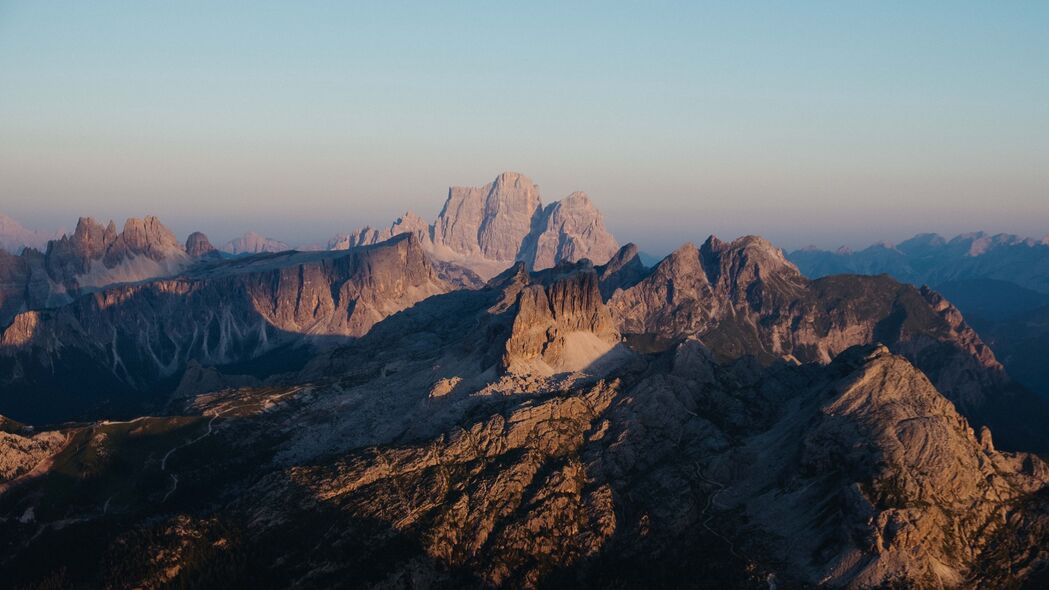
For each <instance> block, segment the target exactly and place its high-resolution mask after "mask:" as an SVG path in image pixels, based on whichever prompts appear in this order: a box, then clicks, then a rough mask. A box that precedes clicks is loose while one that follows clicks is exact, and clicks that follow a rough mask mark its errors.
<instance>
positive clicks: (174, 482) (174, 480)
mask: <svg viewBox="0 0 1049 590" xmlns="http://www.w3.org/2000/svg"><path fill="white" fill-rule="evenodd" d="M302 390H303V387H293V388H291V389H290V390H288V391H286V392H284V393H282V394H280V395H278V396H275V397H273V398H270V399H267V400H265V401H266V402H267V403H273V402H275V401H276V400H279V399H281V398H285V397H288V396H289V395H292V394H295V393H298V392H300V391H302ZM239 407H240V406H233V407H230V408H226V409H225V410H222V411H220V412H216V413H215V415H213V416H212V417H211V420H208V430H207V432H205V433H204V434H202V435H200V436H198V437H197V438H194V439H193V440H190V441H188V442H185V443H183V444H181V445H177V446H174V447H172V448H171V449H170V450H168V452H167V453H164V457H163V458H162V459H161V460H160V470H161V471H167V470H168V459H169V458H171V455H172V454H174V453H175V451H177V450H179V449H184V448H186V447H188V446H189V445H192V444H195V443H198V442H200V441H201V440H203V439H205V438H207V437H209V436H211V434H212V433H213V432H214V431H215V428H214V426H215V420H217V419H218V418H219V417H220V416H222V415H223V414H225V413H227V412H230V411H232V410H235V409H238V408H239ZM168 475H169V476H170V477H171V489H170V490H168V491H167V493H166V494H164V497H163V498H161V500H160V503H161V504H163V503H164V502H167V501H168V498H170V497H171V494H174V493H175V490H177V489H178V476H177V475H175V474H174V473H169V474H168Z"/></svg>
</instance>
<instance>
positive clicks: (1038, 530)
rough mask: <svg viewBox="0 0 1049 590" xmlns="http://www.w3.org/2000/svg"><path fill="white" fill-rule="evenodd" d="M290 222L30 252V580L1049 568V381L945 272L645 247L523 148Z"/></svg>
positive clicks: (674, 582) (19, 422) (953, 578)
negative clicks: (1009, 357)
mask: <svg viewBox="0 0 1049 590" xmlns="http://www.w3.org/2000/svg"><path fill="white" fill-rule="evenodd" d="M977 241H978V240H974V241H973V242H972V243H971V244H970V245H969V247H968V248H967V249H965V252H966V254H963V255H962V256H968V257H970V258H973V257H981V256H987V255H990V254H992V253H994V252H996V251H998V250H999V249H1006V250H1008V249H1009V248H1019V247H1024V248H1030V249H1031V250H1033V251H1040V250H1038V248H1041V246H1039V245H1037V244H1034V243H1032V244H1028V245H1025V243H1023V242H1016V243H1010V244H1008V245H1007V244H1006V242H1008V240H999V241H998V242H995V240H993V239H992V240H990V241H988V242H987V244H986V245H983V246H979V247H976V246H974V244H976V242H977ZM263 243H264V240H246V241H245V246H244V248H245V249H246V250H249V251H251V252H252V253H242V254H241V255H239V256H235V257H231V256H227V255H222V254H219V253H218V252H217V251H216V250H215V249H214V247H212V246H211V244H210V242H208V240H207V238H206V237H205V236H203V234H199V233H197V234H193V235H191V236H190V237H189V238H188V239H187V240H186V242H185V243H180V242H178V241H176V240H175V238H174V236H173V235H172V234H171V232H169V231H167V230H166V228H164V227H163V226H162V225H161V224H160V223H159V221H157V220H156V219H155V218H149V217H147V218H145V219H144V220H129V221H128V222H127V223H126V224H125V226H124V229H123V231H121V232H119V233H118V232H117V231H116V228H115V226H114V225H113V224H112V223H111V224H110V225H109V226H108V227H102V226H101V225H100V224H97V223H95V222H93V221H91V220H89V219H82V220H81V222H80V223H79V224H78V226H77V231H76V232H75V233H74V234H73V236H70V237H66V238H62V239H61V240H56V241H52V242H51V243H50V244H49V245H48V247H47V248H46V251H45V252H44V253H41V252H39V251H37V250H27V251H25V252H23V253H22V254H21V255H20V256H14V255H7V257H6V258H3V259H0V261H3V262H4V264H3V265H2V266H0V270H2V271H3V272H5V273H7V274H5V275H4V276H5V279H4V283H3V284H4V285H6V287H5V290H4V291H3V293H4V300H2V301H0V303H3V304H4V307H2V308H0V309H5V310H7V311H6V313H7V316H5V317H6V318H7V319H6V320H5V321H3V322H0V325H3V328H2V332H0V414H4V415H5V416H7V417H6V418H0V538H2V539H3V542H2V544H0V574H2V575H3V576H4V578H3V579H4V580H5V581H6V583H7V584H9V585H10V586H12V587H16V588H18V587H98V586H108V587H127V588H162V587H174V586H186V587H229V586H241V587H243V586H251V587H263V588H269V587H274V588H277V587H280V588H285V587H300V588H329V587H360V588H388V587H412V588H416V587H418V588H462V587H478V588H481V587H486V588H487V587H515V588H517V587H524V588H558V587H580V586H583V587H612V588H633V587H698V588H762V589H765V588H776V589H783V588H807V587H814V586H827V587H844V588H976V587H979V588H1019V587H1028V588H1038V587H1041V586H1042V585H1044V584H1045V583H1046V582H1047V580H1049V577H1047V575H1046V571H1047V570H1046V568H1045V566H1046V564H1047V563H1049V562H1047V559H1049V552H1047V550H1046V549H1045V547H1049V543H1047V542H1049V502H1047V496H1046V494H1049V465H1047V464H1046V463H1045V462H1044V461H1043V459H1042V458H1041V456H1042V455H1043V454H1044V453H1045V452H1047V451H1049V431H1047V430H1046V428H1045V425H1046V424H1047V423H1049V403H1047V402H1046V401H1044V400H1043V399H1042V398H1040V397H1038V396H1037V395H1035V394H1034V393H1032V392H1031V391H1030V389H1029V388H1028V387H1026V386H1025V384H1024V382H1021V381H1017V380H1016V378H1015V377H1014V375H1013V374H1012V370H1011V368H1010V366H1009V365H1008V364H1004V365H1003V363H1002V362H1000V361H999V355H998V352H999V348H998V347H997V344H996V342H997V341H992V342H991V343H990V344H989V343H988V342H989V341H988V340H987V339H985V333H984V332H983V331H982V330H980V329H974V327H973V326H972V325H970V323H969V321H968V320H967V318H966V317H964V316H963V313H964V310H959V308H958V307H957V306H956V305H955V302H954V300H953V298H951V297H947V298H945V297H944V295H943V294H941V293H940V292H939V291H938V290H936V289H935V288H932V287H930V286H929V285H928V283H929V281H927V280H925V279H919V278H917V277H918V276H919V275H917V274H916V275H914V277H913V278H910V279H909V278H905V277H903V276H902V271H900V272H901V276H900V277H897V278H894V276H895V275H894V276H887V275H886V274H882V273H878V274H877V275H875V276H870V273H868V272H866V271H868V270H870V269H871V268H873V267H869V268H868V267H863V268H856V269H853V272H850V273H844V274H839V273H836V272H835V273H830V274H827V276H816V275H820V274H821V271H820V270H819V269H824V268H826V269H829V268H830V266H829V265H830V264H831V263H830V262H827V261H828V260H830V261H838V258H837V257H841V258H845V259H848V260H858V259H853V258H848V257H849V256H854V255H848V254H843V253H839V254H826V256H824V253H815V252H804V253H801V254H800V255H799V253H797V252H795V253H791V254H790V255H786V254H785V253H784V252H783V251H781V250H780V249H779V248H777V247H775V246H774V245H773V244H771V243H770V242H768V241H767V240H764V239H762V238H760V237H757V236H744V237H741V238H738V239H735V240H731V241H723V240H720V239H718V238H717V237H715V236H710V237H709V238H707V239H706V240H705V241H703V242H702V243H701V244H700V245H696V244H692V243H687V244H683V245H682V246H681V247H679V248H678V249H676V250H675V251H674V252H672V253H671V254H670V255H668V256H666V257H665V258H663V259H661V260H658V261H657V262H655V263H654V264H645V263H644V262H643V260H642V255H641V253H640V252H639V249H638V248H637V246H636V245H634V244H627V245H624V246H622V247H620V246H619V245H618V244H617V243H616V241H615V240H614V238H612V236H611V235H610V234H608V232H607V230H605V228H604V225H603V222H602V221H601V216H600V213H599V212H597V209H596V208H595V207H594V206H593V204H592V203H591V202H590V200H589V198H587V197H586V196H585V195H582V194H580V193H575V194H573V195H570V196H569V197H566V198H565V199H563V200H562V201H559V202H555V203H552V204H550V205H546V206H543V205H542V204H541V201H540V199H539V193H538V189H537V187H536V186H535V185H534V183H532V182H531V181H530V180H528V179H527V178H526V177H524V176H522V175H519V174H515V173H504V174H502V175H500V176H499V177H498V178H496V180H495V181H494V182H492V183H490V184H489V185H486V186H484V187H480V188H456V187H453V188H452V189H450V190H449V195H448V199H447V201H446V203H445V206H444V208H443V210H442V211H441V213H440V215H439V216H438V218H437V219H436V220H435V221H434V222H433V223H432V224H429V223H426V222H425V221H424V220H422V219H420V218H418V217H416V216H414V215H411V214H406V215H405V216H404V217H402V218H401V219H399V220H398V221H397V222H394V223H393V224H392V225H391V226H390V227H389V228H383V229H381V230H374V229H369V228H365V229H362V230H358V231H354V232H351V233H349V234H347V235H346V236H345V238H339V239H336V240H333V241H332V243H331V244H330V245H329V249H327V250H319V251H302V252H297V251H280V252H268V251H266V250H265V248H264V246H260V244H263ZM924 243H926V244H927V247H926V249H925V250H921V248H918V247H917V244H912V245H910V246H905V247H904V248H903V250H900V252H901V253H902V252H904V251H908V250H909V251H911V252H918V251H922V252H925V254H922V258H921V260H927V258H925V257H931V256H934V254H930V253H929V252H938V254H935V255H936V256H944V260H947V259H948V258H949V257H948V254H947V253H946V252H942V253H941V252H940V250H941V249H949V250H951V252H955V251H960V250H959V247H958V246H957V244H956V245H955V246H949V244H950V243H949V242H948V243H945V244H943V245H938V242H937V241H936V240H931V241H930V240H926V241H925V242H924ZM249 244H255V245H251V246H249ZM994 244H998V245H994ZM973 252H978V253H977V254H974V253H973ZM1008 252H1012V254H1010V256H1018V257H1019V256H1027V255H1028V254H1016V253H1015V251H1012V250H1008ZM997 255H998V254H996V256H997ZM1000 255H1001V256H1005V254H1004V253H1002V254H1000ZM915 256H917V254H915ZM951 256H953V254H951ZM1030 260H1035V258H1031V259H1030ZM792 261H793V262H792ZM857 264H859V263H857ZM864 264H866V263H864ZM872 264H873V263H872ZM922 264H924V263H917V262H914V261H912V262H911V263H910V268H911V269H912V270H913V269H918V268H921V269H924V270H922V271H921V272H923V273H944V274H925V275H921V276H925V277H934V276H935V277H941V276H942V277H944V278H943V281H944V284H948V283H950V282H955V283H956V282H959V281H969V280H993V281H1000V280H1003V278H1002V277H1001V276H976V274H972V273H976V272H977V270H966V271H965V272H962V271H961V270H958V271H956V272H949V271H947V270H944V268H943V267H942V266H937V265H936V264H933V263H930V265H929V266H928V267H924V266H922ZM1037 264H1039V263H1037V262H1031V263H1030V265H1037ZM817 265H823V266H817ZM958 265H959V266H958V268H959V269H960V268H962V266H965V265H968V266H965V268H966V269H990V268H991V267H997V265H996V264H990V263H988V264H986V265H984V264H983V263H980V264H976V263H972V264H970V263H964V264H963V263H961V262H959V263H958ZM1016 266H1017V268H1020V267H1022V268H1024V269H1027V270H1029V272H1028V274H1027V275H1025V276H1026V277H1027V278H1024V279H1023V280H1022V281H1021V280H1020V279H1017V280H1016V282H1015V285H1017V287H1018V288H1021V289H1029V290H1031V291H1034V292H1037V291H1036V290H1035V289H1034V287H1035V286H1036V285H1037V281H1038V271H1037V269H1034V270H1030V269H1029V268H1028V266H1029V265H1028V264H1027V263H1019V262H1017V263H1016ZM914 272H915V273H918V272H919V271H918V270H914ZM988 272H990V271H988ZM966 273H970V274H966ZM935 280H939V278H937V279H935ZM912 282H915V283H918V284H911V283H912ZM1021 283H1022V284H1021ZM985 303H986V302H985ZM969 305H971V306H973V309H975V307H976V305H977V304H976V303H970V304H969ZM991 307H992V308H993V307H994V305H993V304H991ZM993 337H997V336H993ZM1026 337H1028V338H1032V340H1030V342H1032V343H1037V342H1039V341H1038V340H1037V336H1035V335H1031V334H1028V335H1027V336H1026ZM1033 345H1036V344H1032V346H1033ZM56 556H60V557H58V558H56Z"/></svg>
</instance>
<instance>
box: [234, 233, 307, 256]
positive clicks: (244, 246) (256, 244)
mask: <svg viewBox="0 0 1049 590" xmlns="http://www.w3.org/2000/svg"><path fill="white" fill-rule="evenodd" d="M222 249H223V250H224V251H226V252H229V253H230V254H234V255H240V254H260V253H264V252H269V253H272V252H285V251H288V250H291V246H289V245H288V244H286V243H284V242H281V241H280V240H274V239H273V238H267V237H265V236H262V235H260V234H257V233H255V232H253V231H249V232H247V233H245V234H244V235H243V236H240V237H239V238H234V239H232V240H230V241H228V242H226V245H225V246H223V247H222Z"/></svg>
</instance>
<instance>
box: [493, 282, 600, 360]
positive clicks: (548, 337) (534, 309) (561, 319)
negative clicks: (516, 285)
mask: <svg viewBox="0 0 1049 590" xmlns="http://www.w3.org/2000/svg"><path fill="white" fill-rule="evenodd" d="M559 270H562V271H565V272H560V273H556V274H555V273H550V274H547V275H546V276H547V277H548V281H547V282H536V283H532V284H529V285H527V286H525V287H524V288H522V289H521V290H520V292H519V293H518V296H517V302H516V308H517V309H516V315H515V316H514V321H513V327H512V329H511V334H510V337H509V339H508V340H507V342H506V353H505V355H504V356H503V367H504V369H505V370H507V371H509V372H512V373H529V374H537V375H552V374H556V373H562V372H569V371H579V370H583V369H588V368H594V365H595V364H596V363H598V362H599V361H601V360H602V359H603V358H605V357H607V356H608V355H610V354H613V350H614V349H615V348H616V347H617V345H618V342H619V333H618V331H617V330H616V328H615V322H614V321H613V320H612V316H611V314H610V312H609V310H608V308H607V307H606V306H605V304H604V301H603V300H602V298H601V291H600V287H599V279H598V277H597V272H596V271H595V270H594V268H593V267H592V266H589V265H587V264H585V263H584V264H581V265H578V266H576V267H574V268H573V267H569V266H565V267H559Z"/></svg>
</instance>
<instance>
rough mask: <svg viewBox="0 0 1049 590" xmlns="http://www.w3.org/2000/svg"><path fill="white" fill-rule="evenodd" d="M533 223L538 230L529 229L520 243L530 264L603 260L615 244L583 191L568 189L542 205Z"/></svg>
mask: <svg viewBox="0 0 1049 590" xmlns="http://www.w3.org/2000/svg"><path fill="white" fill-rule="evenodd" d="M537 225H538V227H539V231H534V232H532V233H531V234H530V235H529V241H527V242H526V243H525V244H524V245H523V247H522V249H523V252H524V254H523V258H524V259H525V260H531V261H532V267H533V268H540V269H541V268H549V267H551V266H554V265H556V264H557V263H558V262H560V261H562V260H567V261H570V262H571V261H576V260H582V259H584V258H586V259H588V260H592V261H594V262H595V263H603V262H605V261H607V260H608V259H609V258H610V257H611V256H612V253H613V252H615V251H616V250H617V249H618V248H619V245H618V244H617V243H616V241H615V239H614V238H613V237H612V235H611V234H610V233H608V230H606V229H605V225H604V221H603V220H602V218H601V213H600V212H598V210H597V208H596V207H594V204H593V203H592V202H591V201H590V197H588V196H587V195H586V193H582V192H576V193H572V194H570V195H568V196H567V197H565V198H564V199H562V200H560V201H557V202H556V203H551V204H550V205H548V206H547V207H546V208H545V209H543V211H542V214H541V215H540V216H539V218H538V220H537Z"/></svg>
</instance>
